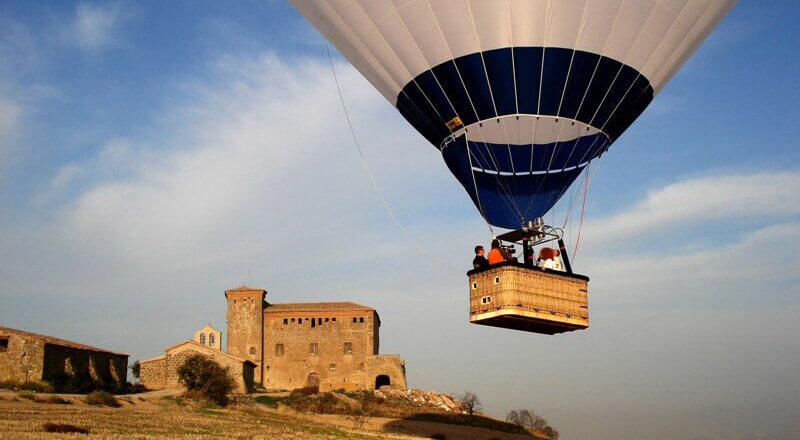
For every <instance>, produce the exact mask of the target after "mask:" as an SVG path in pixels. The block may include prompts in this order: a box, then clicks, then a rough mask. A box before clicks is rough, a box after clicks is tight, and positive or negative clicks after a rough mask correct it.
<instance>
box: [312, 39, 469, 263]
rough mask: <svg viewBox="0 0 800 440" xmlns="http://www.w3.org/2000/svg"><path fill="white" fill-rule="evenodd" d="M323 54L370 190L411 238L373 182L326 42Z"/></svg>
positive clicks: (431, 255) (370, 169)
mask: <svg viewBox="0 0 800 440" xmlns="http://www.w3.org/2000/svg"><path fill="white" fill-rule="evenodd" d="M325 52H326V53H327V54H328V62H329V63H330V66H331V73H332V74H333V81H334V82H335V83H336V91H337V92H338V94H339V102H340V103H341V104H342V110H343V111H344V117H345V119H346V120H347V126H348V127H349V128H350V135H351V136H352V137H353V143H354V144H355V146H356V149H357V150H358V154H359V156H361V163H362V164H363V165H364V170H365V171H366V172H367V177H368V178H369V183H370V184H371V185H372V189H373V190H375V194H377V195H378V198H379V199H380V201H381V204H383V208H384V209H385V210H386V212H387V213H388V214H389V216H390V217H391V218H392V220H393V221H394V224H395V225H397V227H398V228H399V229H400V230H401V231H402V232H403V233H404V234H405V235H406V236H408V237H411V235H412V234H411V231H409V230H408V229H407V228H406V227H405V226H404V225H403V224H402V223H401V222H400V219H398V218H397V215H395V213H394V210H393V209H392V207H391V206H390V205H389V202H388V201H386V197H384V195H383V191H381V189H380V187H379V186H378V183H377V182H376V181H375V176H374V175H373V173H372V168H371V167H370V166H369V161H368V160H367V155H366V154H365V153H364V149H363V148H361V143H360V142H359V141H358V136H356V130H355V128H353V121H352V120H351V119H350V112H349V111H347V105H346V104H345V102H344V95H343V94H342V87H341V86H340V85H339V77H338V76H337V75H336V68H335V67H334V63H333V56H332V55H331V49H330V47H329V46H328V42H327V41H325ZM411 242H412V243H413V244H415V245H416V242H415V241H414V240H411ZM417 246H418V245H417ZM418 247H419V248H420V250H421V251H422V252H423V253H425V254H427V255H428V257H429V258H430V259H432V260H433V261H436V262H437V263H439V264H441V265H442V266H444V267H446V268H448V269H450V270H455V271H458V272H462V270H460V269H457V268H455V267H453V266H450V265H448V264H447V263H445V262H444V261H442V260H440V259H439V258H437V257H436V256H435V255H433V254H431V253H430V252H428V251H427V250H426V249H425V248H424V247H422V246H418Z"/></svg>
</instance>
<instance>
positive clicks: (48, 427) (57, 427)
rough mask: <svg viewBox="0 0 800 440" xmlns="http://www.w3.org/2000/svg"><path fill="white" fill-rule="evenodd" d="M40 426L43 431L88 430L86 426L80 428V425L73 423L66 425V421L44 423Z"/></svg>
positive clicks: (68, 431) (79, 431) (74, 431)
mask: <svg viewBox="0 0 800 440" xmlns="http://www.w3.org/2000/svg"><path fill="white" fill-rule="evenodd" d="M42 428H43V429H44V431H45V432H63V433H78V434H88V433H89V430H88V429H87V428H81V427H80V426H75V425H68V424H66V423H45V424H44V425H42Z"/></svg>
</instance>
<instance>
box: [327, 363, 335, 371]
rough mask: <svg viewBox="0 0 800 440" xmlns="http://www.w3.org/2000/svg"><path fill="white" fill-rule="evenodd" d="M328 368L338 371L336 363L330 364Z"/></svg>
mask: <svg viewBox="0 0 800 440" xmlns="http://www.w3.org/2000/svg"><path fill="white" fill-rule="evenodd" d="M328 369H329V370H331V371H336V364H330V365H328Z"/></svg>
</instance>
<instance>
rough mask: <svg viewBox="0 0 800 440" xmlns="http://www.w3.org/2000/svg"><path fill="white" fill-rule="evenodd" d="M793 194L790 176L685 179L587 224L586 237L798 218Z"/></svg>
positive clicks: (799, 194) (795, 178) (796, 183)
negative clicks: (721, 222) (623, 209)
mask: <svg viewBox="0 0 800 440" xmlns="http://www.w3.org/2000/svg"><path fill="white" fill-rule="evenodd" d="M798 188H800V172H795V171H787V172H773V173H757V174H745V175H740V174H725V175H716V176H708V177H698V178H690V179H687V180H683V181H679V182H676V183H673V184H670V185H667V186H665V187H663V188H659V189H657V190H653V191H651V192H650V193H649V194H648V195H647V196H646V197H645V198H644V200H642V201H640V202H639V203H637V204H636V205H635V206H633V207H631V208H630V209H627V210H625V211H622V212H620V213H618V214H616V215H613V216H611V217H607V218H602V219H597V220H591V221H589V222H588V223H587V224H586V236H587V237H591V238H590V239H589V240H591V241H592V242H593V243H598V242H603V243H610V242H613V241H614V240H618V239H621V238H623V237H625V236H632V237H639V236H641V235H643V234H647V233H650V234H652V233H658V232H661V231H663V230H664V229H668V228H675V227H679V226H685V225H688V224H698V223H703V222H710V221H731V220H736V219H752V220H758V221H759V222H763V221H767V220H769V219H775V218H785V217H786V216H792V215H797V214H800V191H798Z"/></svg>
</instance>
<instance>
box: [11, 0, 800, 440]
mask: <svg viewBox="0 0 800 440" xmlns="http://www.w3.org/2000/svg"><path fill="white" fill-rule="evenodd" d="M798 14H800V5H799V4H798V3H796V2H792V1H777V0H774V1H769V0H765V1H759V2H754V1H743V2H740V4H739V5H737V6H736V7H735V8H734V9H733V10H732V12H731V13H730V14H729V15H728V17H726V18H725V19H724V20H723V21H722V22H721V23H720V25H719V26H718V28H717V29H716V30H715V31H714V32H713V34H711V36H710V37H709V39H708V40H707V41H706V42H705V44H704V45H703V46H702V47H701V48H700V49H699V50H698V51H697V52H696V53H695V55H694V56H693V57H692V58H690V59H689V61H688V62H687V63H686V65H685V66H684V68H683V69H682V70H681V71H680V72H679V73H678V74H677V75H676V76H675V77H674V78H673V80H672V81H671V82H670V83H669V84H668V85H667V87H666V88H664V90H663V91H662V92H661V93H660V94H659V95H658V96H657V97H656V99H655V100H654V102H653V104H652V105H651V106H650V107H649V108H648V110H647V111H646V112H645V113H644V114H643V115H642V116H641V117H640V118H639V120H638V121H637V122H636V123H634V124H633V126H632V127H631V128H630V129H629V130H628V131H627V132H626V133H625V134H624V135H623V136H622V137H621V138H620V139H619V140H618V141H617V142H616V143H615V144H614V146H613V147H612V148H611V149H610V151H609V152H608V153H607V154H605V155H604V156H603V158H602V160H601V161H599V162H596V164H597V165H596V168H594V170H595V171H594V174H592V176H593V177H592V179H591V183H590V186H589V190H588V195H587V200H586V210H585V220H584V224H583V227H582V229H581V240H580V244H579V246H578V248H577V251H576V252H577V253H576V256H575V258H574V262H573V265H574V266H575V268H576V270H577V271H579V272H581V273H585V274H587V275H589V276H590V277H591V281H590V284H589V301H590V311H591V312H590V313H591V325H590V327H589V329H588V330H585V331H581V332H573V333H570V334H564V335H558V336H542V335H535V334H528V333H523V332H515V331H510V330H503V329H494V328H486V327H482V326H473V325H470V324H468V319H467V308H468V290H467V289H468V287H467V282H466V276H465V274H464V272H465V270H466V269H467V268H468V267H469V264H470V260H471V258H472V257H471V249H472V247H473V246H474V245H475V244H477V243H480V244H484V245H486V244H487V242H488V240H489V238H490V237H489V234H488V231H487V229H486V226H485V224H484V223H483V222H482V220H481V219H480V216H479V215H478V213H477V211H476V210H475V208H474V207H473V205H472V203H471V202H470V201H469V199H468V197H467V195H466V193H465V192H464V190H463V188H461V187H460V185H459V184H458V183H457V181H456V180H455V179H454V178H453V177H452V176H451V175H450V174H449V172H448V171H447V168H446V166H445V165H444V163H443V161H442V160H441V158H440V157H439V154H438V152H437V151H436V150H435V149H434V148H433V147H431V146H430V145H429V144H428V143H427V142H426V141H425V140H424V139H423V138H422V137H421V136H420V135H419V134H417V133H416V132H415V131H414V130H413V129H412V128H410V127H409V126H408V125H407V123H406V122H405V121H404V120H403V119H402V117H400V115H399V114H398V113H397V112H396V111H395V110H394V109H393V108H392V106H391V105H390V104H389V103H388V102H386V101H385V100H384V99H383V98H382V97H381V96H380V95H379V94H378V93H377V92H376V91H374V90H373V89H372V87H371V86H370V85H369V84H368V83H367V82H366V81H365V80H364V79H363V78H362V77H361V76H360V74H358V72H357V71H355V70H354V69H353V68H352V67H350V66H349V65H348V64H347V62H346V61H345V60H344V59H343V58H342V57H341V56H339V55H338V54H334V63H335V66H336V71H337V74H338V75H339V80H340V82H341V87H342V90H343V95H344V100H345V103H346V105H347V108H348V111H349V112H350V115H351V117H352V120H353V125H354V128H355V131H356V134H357V136H358V137H359V139H360V141H361V144H362V146H363V148H364V151H365V153H366V155H367V157H368V160H369V166H370V169H371V171H372V172H373V173H374V176H375V179H376V181H377V183H378V186H379V188H380V189H381V190H382V192H383V194H384V195H385V197H386V200H387V201H388V203H389V205H390V206H391V208H392V209H393V210H394V212H395V213H396V215H397V217H398V219H399V220H400V222H401V223H402V224H403V226H404V228H405V229H406V231H405V232H404V231H403V230H401V229H400V228H398V227H397V226H396V225H395V224H394V223H393V221H392V219H391V218H390V216H389V215H388V214H387V213H386V211H385V210H384V207H383V205H382V204H381V202H380V200H379V199H378V197H377V196H376V194H375V191H374V189H373V187H372V186H371V185H370V183H369V179H368V177H367V174H366V172H365V169H364V163H363V162H362V160H361V158H360V156H359V154H358V151H357V150H356V148H355V146H354V144H353V140H352V138H351V137H350V132H349V129H348V127H347V124H346V120H345V118H344V114H343V112H342V108H341V104H340V101H339V97H338V95H337V92H336V85H335V83H334V81H333V77H332V74H331V70H330V66H329V65H328V58H327V56H326V55H325V46H324V42H323V41H324V40H323V39H322V37H321V36H320V35H319V34H318V33H317V32H316V31H315V30H314V29H313V28H312V27H311V26H310V25H309V24H307V23H306V22H305V21H304V19H303V18H302V17H301V16H300V15H299V14H298V13H297V12H296V11H294V9H292V7H291V6H290V5H288V3H285V2H284V1H281V0H273V1H269V0H261V1H255V0H251V1H235V2H234V1H210V0H209V1H201V0H194V1H188V0H185V1H179V0H175V1H170V2H155V1H143V2H133V1H108V2H97V3H92V2H72V1H42V2H25V1H7V0H0V303H2V306H0V325H3V326H9V327H14V328H20V329H24V330H29V331H34V332H38V333H44V334H50V335H54V336H59V337H63V338H67V339H71V340H75V341H79V342H82V343H86V344H91V345H96V346H100V347H105V348H108V349H112V350H116V351H124V352H127V353H130V355H131V361H133V360H134V359H146V358H150V357H153V356H156V355H158V354H159V353H161V350H162V349H163V348H164V347H166V346H168V345H171V344H174V343H176V342H179V341H181V340H184V339H188V338H190V337H191V336H192V334H193V332H194V331H195V330H196V329H198V328H200V327H202V326H203V325H205V324H207V323H209V322H210V323H212V324H213V325H215V326H217V327H218V328H221V329H223V331H224V329H225V302H224V296H223V292H224V290H225V289H228V288H232V287H235V286H238V285H240V284H249V285H253V286H259V287H263V288H265V289H266V290H268V292H269V293H268V296H267V299H268V300H269V301H272V302H299V301H354V302H358V303H362V304H366V305H370V306H372V307H375V308H376V309H377V310H378V311H379V313H380V316H381V321H382V327H381V332H382V333H381V352H382V353H398V354H400V355H401V356H402V357H403V358H404V359H405V360H406V365H407V370H408V381H409V385H410V386H412V387H414V388H419V389H425V390H437V391H441V392H449V393H453V394H459V393H462V392H463V391H465V390H471V391H474V392H476V393H477V394H478V396H479V397H480V398H481V400H482V402H483V408H484V410H485V411H486V412H488V413H490V414H492V415H495V416H498V417H503V416H504V415H505V414H506V412H507V411H509V410H510V409H514V408H531V409H533V410H534V411H536V412H537V413H538V414H540V415H542V416H543V417H545V418H546V419H547V420H548V421H549V422H550V424H551V425H553V426H554V427H556V428H557V429H558V430H559V431H560V432H561V434H562V438H564V439H568V440H571V439H598V440H599V439H687V440H696V439H731V440H734V439H735V440H743V439H786V440H797V439H800V338H798V337H797V335H798V334H800V319H798V316H800V168H799V167H798V166H797V162H798V159H800V148H798V147H799V146H798V144H797V140H796V136H795V129H796V126H797V120H798V116H800V111H798V108H797V103H798V102H800V85H798V84H800V83H798V81H797V78H798V76H800V50H798V48H799V47H800V28H798V27H797V25H796V17H797V16H798ZM572 194H573V193H572V192H570V194H569V195H568V196H567V197H565V199H566V200H568V199H569V197H570V196H571V195H572ZM576 197H578V198H580V194H578V195H577V196H576ZM566 211H567V209H566V205H565V203H561V204H560V205H559V206H557V207H556V209H555V214H554V215H553V216H551V217H550V218H549V219H548V220H551V221H553V222H565V221H566V224H567V226H568V228H567V238H568V242H569V243H570V246H572V247H573V248H574V246H575V241H576V238H577V231H578V229H579V228H578V224H579V216H578V215H576V213H575V212H573V213H572V216H571V217H569V218H568V217H567V216H566V214H565V213H566ZM223 337H224V336H223Z"/></svg>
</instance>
